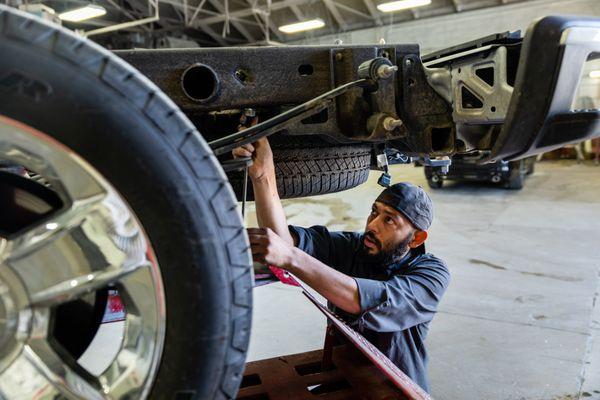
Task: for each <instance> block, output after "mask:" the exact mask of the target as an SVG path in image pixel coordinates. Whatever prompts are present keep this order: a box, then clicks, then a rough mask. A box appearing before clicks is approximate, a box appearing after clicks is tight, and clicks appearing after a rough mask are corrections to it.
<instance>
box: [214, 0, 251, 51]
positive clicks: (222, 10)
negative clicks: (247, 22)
mask: <svg viewBox="0 0 600 400" xmlns="http://www.w3.org/2000/svg"><path fill="white" fill-rule="evenodd" d="M208 1H209V3H210V5H211V6H213V7H214V8H215V9H216V10H217V11H218V12H220V13H221V14H225V12H226V11H227V10H225V7H223V5H222V4H221V2H220V1H219V0H208ZM225 18H226V17H225ZM204 22H205V23H207V24H208V22H206V20H204ZM230 23H231V25H233V27H234V28H235V29H236V30H237V31H238V32H239V33H241V34H242V36H243V37H244V38H246V40H247V41H248V43H254V42H256V38H254V36H252V35H251V34H250V32H248V30H247V29H246V27H244V26H243V25H242V24H241V23H240V22H238V21H236V20H230Z"/></svg>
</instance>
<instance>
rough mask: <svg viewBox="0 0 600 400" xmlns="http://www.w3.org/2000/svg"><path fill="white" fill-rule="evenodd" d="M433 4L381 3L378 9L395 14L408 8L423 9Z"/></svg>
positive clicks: (416, 0)
mask: <svg viewBox="0 0 600 400" xmlns="http://www.w3.org/2000/svg"><path fill="white" fill-rule="evenodd" d="M428 4H431V0H398V1H391V2H389V3H381V4H379V5H378V6H377V9H378V10H379V11H382V12H394V11H400V10H406V9H407V8H414V7H422V6H426V5H428Z"/></svg>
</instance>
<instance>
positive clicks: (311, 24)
mask: <svg viewBox="0 0 600 400" xmlns="http://www.w3.org/2000/svg"><path fill="white" fill-rule="evenodd" d="M324 26H325V22H323V20H321V19H311V20H308V21H302V22H297V23H295V24H289V25H282V26H280V27H279V30H280V31H281V32H284V33H296V32H302V31H309V30H311V29H319V28H322V27H324Z"/></svg>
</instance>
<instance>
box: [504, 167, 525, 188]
mask: <svg viewBox="0 0 600 400" xmlns="http://www.w3.org/2000/svg"><path fill="white" fill-rule="evenodd" d="M522 168H523V164H522V161H515V162H511V163H510V172H509V174H508V180H507V182H506V184H505V187H506V188H507V189H510V190H521V189H523V175H524V173H523V171H522Z"/></svg>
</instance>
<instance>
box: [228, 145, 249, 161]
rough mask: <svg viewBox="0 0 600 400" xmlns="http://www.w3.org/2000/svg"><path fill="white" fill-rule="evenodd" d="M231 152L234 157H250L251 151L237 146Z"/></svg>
mask: <svg viewBox="0 0 600 400" xmlns="http://www.w3.org/2000/svg"><path fill="white" fill-rule="evenodd" d="M231 153H232V154H233V156H234V157H235V158H242V157H250V158H251V157H252V153H251V152H249V151H247V150H244V149H242V148H241V147H237V148H235V149H233V151H232V152H231Z"/></svg>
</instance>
